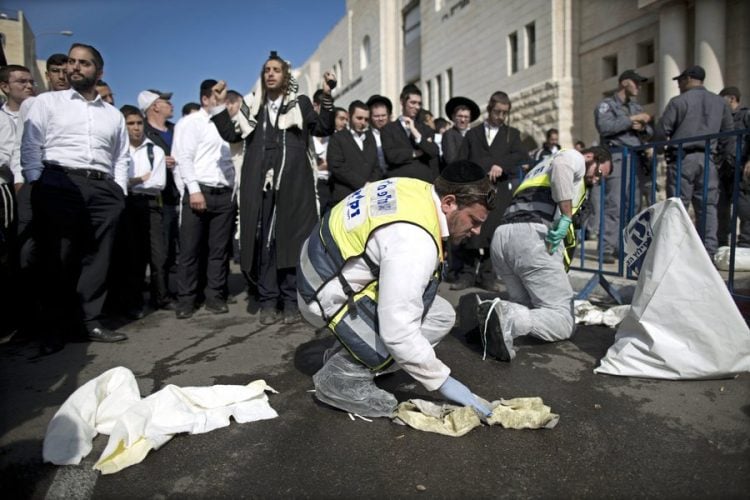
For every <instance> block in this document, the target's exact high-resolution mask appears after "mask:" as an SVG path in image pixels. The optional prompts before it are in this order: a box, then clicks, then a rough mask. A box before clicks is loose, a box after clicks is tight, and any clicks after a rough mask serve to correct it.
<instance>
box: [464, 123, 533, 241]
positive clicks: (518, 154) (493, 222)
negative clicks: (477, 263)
mask: <svg viewBox="0 0 750 500" xmlns="http://www.w3.org/2000/svg"><path fill="white" fill-rule="evenodd" d="M485 134H486V132H485V128H484V124H482V125H477V126H476V127H474V128H472V129H471V130H469V131H468V132H466V135H465V136H464V141H463V142H462V143H461V150H460V152H459V154H458V156H459V158H460V159H463V160H471V161H473V162H474V163H477V164H479V165H480V166H481V167H482V168H483V169H484V171H485V172H487V173H489V171H490V169H491V168H492V165H499V166H500V167H502V169H503V175H502V177H500V178H499V179H498V180H497V182H496V184H495V188H496V189H497V196H496V197H495V208H494V210H492V212H490V214H489V216H488V217H487V220H486V221H485V222H484V224H482V232H481V233H480V234H479V236H474V237H472V238H471V239H470V240H469V241H468V242H467V243H466V245H467V246H468V247H469V248H488V247H489V246H490V242H491V241H492V235H493V233H494V232H495V229H496V228H497V226H498V225H500V221H501V220H502V218H503V213H505V209H506V208H508V205H510V201H511V199H512V198H513V190H514V189H515V187H516V186H517V185H518V179H519V177H518V174H519V169H518V165H519V164H521V163H528V162H529V154H528V153H527V152H526V150H525V149H524V148H523V146H522V145H521V133H520V132H519V131H518V129H517V128H513V127H510V128H509V127H507V126H506V125H503V126H502V127H500V129H499V130H498V131H497V134H496V135H495V138H494V139H493V141H492V144H487V137H486V135H485Z"/></svg>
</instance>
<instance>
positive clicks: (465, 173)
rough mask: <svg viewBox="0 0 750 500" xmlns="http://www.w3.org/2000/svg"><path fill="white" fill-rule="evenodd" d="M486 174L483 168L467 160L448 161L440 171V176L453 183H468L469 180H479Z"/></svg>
mask: <svg viewBox="0 0 750 500" xmlns="http://www.w3.org/2000/svg"><path fill="white" fill-rule="evenodd" d="M486 176H487V174H485V173H484V169H483V168H482V167H480V166H479V165H477V164H476V163H474V162H473V161H469V160H459V161H454V162H453V163H449V164H448V165H447V166H446V167H445V168H444V169H443V171H442V172H440V177H442V178H443V179H445V180H446V181H448V182H452V183H453V184H468V183H470V182H477V181H481V180H482V179H484V178H485V177H486Z"/></svg>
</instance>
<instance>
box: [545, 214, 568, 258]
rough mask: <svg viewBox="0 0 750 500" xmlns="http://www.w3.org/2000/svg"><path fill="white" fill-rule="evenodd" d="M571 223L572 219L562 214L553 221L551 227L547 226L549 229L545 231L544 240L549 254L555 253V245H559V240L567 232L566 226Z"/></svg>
mask: <svg viewBox="0 0 750 500" xmlns="http://www.w3.org/2000/svg"><path fill="white" fill-rule="evenodd" d="M572 223H573V221H572V220H571V218H570V217H568V216H567V215H563V216H561V217H560V218H559V219H557V220H556V221H555V223H554V225H553V226H552V227H551V228H549V231H547V237H546V238H544V241H545V243H547V251H548V252H549V253H550V254H553V253H555V251H556V250H557V247H558V246H560V242H561V241H562V240H563V239H564V238H565V235H566V234H568V228H569V227H570V225H571V224H572Z"/></svg>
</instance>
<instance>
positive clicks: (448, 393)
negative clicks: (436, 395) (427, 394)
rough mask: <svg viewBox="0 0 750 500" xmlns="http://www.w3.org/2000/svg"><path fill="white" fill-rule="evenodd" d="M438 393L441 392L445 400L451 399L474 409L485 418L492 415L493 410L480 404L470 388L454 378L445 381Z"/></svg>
mask: <svg viewBox="0 0 750 500" xmlns="http://www.w3.org/2000/svg"><path fill="white" fill-rule="evenodd" d="M438 392H440V394H441V395H442V396H443V397H444V398H445V399H450V400H451V401H453V402H456V403H458V404H460V405H463V406H472V407H474V409H476V410H477V411H478V412H479V413H480V414H481V415H483V416H485V417H489V416H490V414H492V410H490V409H489V408H487V407H486V406H485V405H484V404H482V403H480V402H479V399H477V397H476V396H475V395H474V394H473V393H472V392H471V391H470V390H469V388H468V387H466V386H465V385H464V384H462V383H461V382H459V381H458V380H456V379H455V378H453V377H448V378H447V379H445V382H443V385H441V386H440V388H439V389H438Z"/></svg>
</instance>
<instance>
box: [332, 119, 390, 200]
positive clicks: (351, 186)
mask: <svg viewBox="0 0 750 500" xmlns="http://www.w3.org/2000/svg"><path fill="white" fill-rule="evenodd" d="M326 161H327V162H328V171H329V172H330V173H331V191H332V194H331V201H332V202H333V203H334V204H335V203H338V202H339V201H341V200H343V199H344V198H346V196H347V195H349V194H350V193H352V192H354V191H356V190H357V189H359V188H361V187H362V186H364V185H365V184H366V183H368V182H372V181H377V180H379V179H380V178H381V173H380V167H379V166H378V150H377V144H376V143H375V137H373V135H372V131H370V130H368V131H367V132H366V133H365V144H364V149H359V146H358V145H357V143H356V141H355V140H354V137H352V133H351V131H350V130H349V129H348V128H345V129H344V130H340V131H338V132H336V133H335V134H333V136H331V139H330V140H329V141H328V152H327V153H326Z"/></svg>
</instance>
